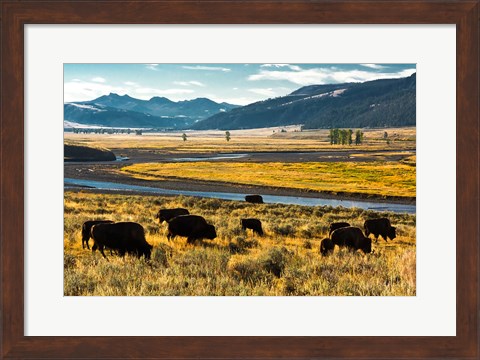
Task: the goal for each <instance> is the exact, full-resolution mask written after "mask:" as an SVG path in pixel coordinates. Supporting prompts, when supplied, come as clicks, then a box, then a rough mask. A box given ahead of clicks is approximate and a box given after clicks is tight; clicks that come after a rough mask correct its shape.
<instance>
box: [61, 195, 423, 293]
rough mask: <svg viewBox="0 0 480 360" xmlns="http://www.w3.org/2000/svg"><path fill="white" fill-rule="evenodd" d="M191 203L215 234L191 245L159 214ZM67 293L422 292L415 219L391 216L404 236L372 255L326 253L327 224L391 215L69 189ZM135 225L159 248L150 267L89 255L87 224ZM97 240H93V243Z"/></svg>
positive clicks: (356, 222) (381, 242)
mask: <svg viewBox="0 0 480 360" xmlns="http://www.w3.org/2000/svg"><path fill="white" fill-rule="evenodd" d="M173 207H185V208H187V209H189V211H190V213H191V214H197V215H202V216H203V217H205V219H206V220H207V221H208V222H209V223H211V224H213V225H215V227H216V230H217V235H218V236H217V238H216V239H214V240H204V241H197V242H196V243H195V244H187V243H186V239H185V238H181V237H177V238H176V239H174V240H173V241H167V238H166V227H167V225H166V224H165V223H164V224H159V223H158V220H156V219H155V214H156V213H157V211H158V210H159V209H160V208H173ZM64 214H65V215H64V244H63V245H64V295H66V296H105V295H107V296H120V295H135V296H168V295H174V296H180V295H186V296H191V295H201V296H217V295H225V296H240V295H266V296H309V295H315V296H317V295H318V296H331V295H335V296H342V295H345V296H363V295H368V296H399V295H401V296H414V295H415V294H416V245H415V235H416V234H415V232H416V230H415V221H416V218H415V215H408V214H393V213H389V214H386V215H387V216H388V217H389V219H390V220H391V222H392V225H393V226H396V227H397V238H396V239H395V240H393V241H389V242H385V241H384V240H383V239H379V240H378V242H377V243H375V242H374V243H373V245H372V247H373V249H374V253H372V254H368V255H365V254H363V253H361V252H360V251H358V252H350V251H347V250H345V249H338V248H336V249H335V252H334V253H333V254H332V255H331V256H327V257H323V256H321V254H320V252H319V246H320V241H321V239H323V238H324V237H326V236H328V227H329V224H330V223H332V222H336V221H348V222H350V224H351V225H353V226H358V227H361V228H363V222H364V221H365V220H366V219H367V218H374V217H379V216H384V215H385V214H384V213H382V214H380V213H376V212H373V211H366V210H361V209H355V208H354V209H346V208H342V207H336V208H332V207H320V206H316V207H307V206H296V205H282V204H249V203H246V202H241V201H227V200H218V199H207V198H193V197H185V196H175V197H158V196H142V195H125V194H97V193H91V192H88V191H65V195H64ZM246 217H256V218H259V219H260V220H261V221H262V224H263V228H264V231H265V236H263V237H260V236H257V235H253V234H252V232H251V231H250V230H247V232H244V231H243V230H242V229H241V227H240V218H246ZM93 219H110V220H114V221H134V222H138V223H140V224H142V226H143V227H144V228H145V230H146V239H147V242H149V243H150V244H152V245H153V246H154V248H153V251H152V257H151V261H150V262H147V261H145V260H144V259H143V258H142V259H137V258H136V257H131V256H129V255H127V256H126V257H125V258H120V257H117V256H115V255H110V253H109V252H108V251H106V255H107V257H108V261H107V260H106V259H104V258H103V257H102V256H101V254H100V253H99V252H98V251H97V252H94V253H92V251H91V250H87V249H82V245H81V226H82V223H83V222H84V221H86V220H93ZM92 245H93V241H92V240H90V246H92Z"/></svg>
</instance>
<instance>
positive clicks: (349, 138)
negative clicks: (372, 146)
mask: <svg viewBox="0 0 480 360" xmlns="http://www.w3.org/2000/svg"><path fill="white" fill-rule="evenodd" d="M352 134H353V131H352V129H348V145H352V142H353V141H352Z"/></svg>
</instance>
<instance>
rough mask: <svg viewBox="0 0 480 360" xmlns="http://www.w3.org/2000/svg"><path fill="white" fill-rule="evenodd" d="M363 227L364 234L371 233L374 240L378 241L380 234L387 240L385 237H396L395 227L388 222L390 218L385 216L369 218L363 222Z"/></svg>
mask: <svg viewBox="0 0 480 360" xmlns="http://www.w3.org/2000/svg"><path fill="white" fill-rule="evenodd" d="M363 227H364V228H365V235H367V236H369V235H370V234H373V235H374V236H375V241H378V236H379V235H381V236H382V238H383V240H385V241H387V238H390V240H393V239H395V238H396V237H397V234H396V228H395V227H393V226H392V225H391V224H390V220H388V219H387V218H380V219H370V220H367V221H365V223H364V224H363Z"/></svg>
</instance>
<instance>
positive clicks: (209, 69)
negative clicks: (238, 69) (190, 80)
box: [182, 65, 232, 72]
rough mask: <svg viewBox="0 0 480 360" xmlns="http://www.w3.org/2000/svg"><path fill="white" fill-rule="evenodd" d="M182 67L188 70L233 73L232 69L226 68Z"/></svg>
mask: <svg viewBox="0 0 480 360" xmlns="http://www.w3.org/2000/svg"><path fill="white" fill-rule="evenodd" d="M182 67H183V68H184V69H188V70H204V71H223V72H229V71H232V69H229V68H224V67H217V66H201V65H195V66H182Z"/></svg>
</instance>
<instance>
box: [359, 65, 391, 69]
mask: <svg viewBox="0 0 480 360" xmlns="http://www.w3.org/2000/svg"><path fill="white" fill-rule="evenodd" d="M360 65H361V66H365V67H368V68H370V69H376V70H381V69H385V68H386V66H383V65H378V64H360Z"/></svg>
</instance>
